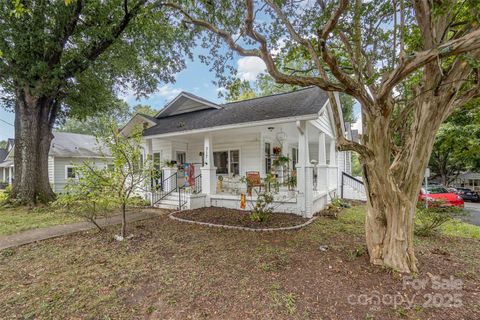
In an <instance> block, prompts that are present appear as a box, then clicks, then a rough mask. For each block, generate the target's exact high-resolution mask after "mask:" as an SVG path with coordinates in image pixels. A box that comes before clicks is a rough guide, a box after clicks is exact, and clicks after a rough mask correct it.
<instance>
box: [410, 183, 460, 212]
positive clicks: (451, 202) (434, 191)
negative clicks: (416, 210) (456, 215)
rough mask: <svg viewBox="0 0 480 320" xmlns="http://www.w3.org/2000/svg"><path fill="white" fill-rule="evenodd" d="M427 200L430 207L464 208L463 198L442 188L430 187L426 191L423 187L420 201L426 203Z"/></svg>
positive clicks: (419, 196) (419, 197)
mask: <svg viewBox="0 0 480 320" xmlns="http://www.w3.org/2000/svg"><path fill="white" fill-rule="evenodd" d="M426 200H428V205H429V206H436V205H440V206H446V207H459V208H463V206H464V201H463V198H462V197H460V196H459V195H456V194H455V193H453V192H449V191H448V190H447V189H446V188H444V187H442V186H428V188H427V190H425V187H422V189H420V194H419V195H418V201H419V202H420V201H422V202H425V201H426Z"/></svg>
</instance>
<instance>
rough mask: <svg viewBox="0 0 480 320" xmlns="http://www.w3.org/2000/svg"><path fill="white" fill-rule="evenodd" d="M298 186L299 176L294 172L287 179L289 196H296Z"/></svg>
mask: <svg viewBox="0 0 480 320" xmlns="http://www.w3.org/2000/svg"><path fill="white" fill-rule="evenodd" d="M296 186H297V176H296V175H295V174H292V175H291V176H290V177H288V179H287V188H288V196H289V197H291V198H293V197H294V196H295V187H296Z"/></svg>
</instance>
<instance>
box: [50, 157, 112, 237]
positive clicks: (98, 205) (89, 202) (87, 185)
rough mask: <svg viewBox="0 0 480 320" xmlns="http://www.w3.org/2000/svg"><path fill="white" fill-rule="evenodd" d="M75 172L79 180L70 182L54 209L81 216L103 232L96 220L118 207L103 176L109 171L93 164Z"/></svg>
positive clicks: (83, 166) (76, 169) (53, 205)
mask: <svg viewBox="0 0 480 320" xmlns="http://www.w3.org/2000/svg"><path fill="white" fill-rule="evenodd" d="M75 171H76V172H77V174H78V175H79V178H78V179H71V180H69V181H68V183H67V185H66V186H65V189H64V191H65V192H64V193H62V194H60V195H59V196H58V197H57V200H56V201H55V202H54V203H53V204H52V207H53V208H54V209H56V210H59V211H63V212H68V213H70V214H74V215H76V216H80V217H82V218H84V219H86V220H87V221H89V222H91V223H93V224H94V225H95V226H96V227H97V228H98V229H99V230H102V227H101V226H100V225H98V224H97V222H96V221H95V220H96V219H98V218H100V217H107V216H108V214H109V213H110V212H111V211H112V210H113V209H114V208H115V205H118V204H117V203H116V202H115V200H116V199H114V197H112V193H111V192H110V189H109V188H108V186H107V185H106V184H105V181H104V178H103V175H102V173H106V172H107V169H99V168H96V167H91V164H89V163H84V164H83V165H81V166H77V167H76V168H75Z"/></svg>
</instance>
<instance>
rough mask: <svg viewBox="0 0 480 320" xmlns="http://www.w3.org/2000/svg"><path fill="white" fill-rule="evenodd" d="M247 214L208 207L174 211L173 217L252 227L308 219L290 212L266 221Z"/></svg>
mask: <svg viewBox="0 0 480 320" xmlns="http://www.w3.org/2000/svg"><path fill="white" fill-rule="evenodd" d="M249 214H250V211H242V210H236V209H228V208H218V207H208V208H200V209H194V210H186V211H181V212H176V213H175V217H178V218H181V219H186V220H191V221H197V222H206V223H213V224H218V225H226V226H236V227H246V228H253V229H264V228H283V227H292V226H297V225H301V224H303V223H305V222H307V221H308V219H305V218H302V217H300V216H297V215H295V214H292V213H273V214H271V215H270V216H269V217H268V219H267V221H263V222H254V221H251V220H250V218H249Z"/></svg>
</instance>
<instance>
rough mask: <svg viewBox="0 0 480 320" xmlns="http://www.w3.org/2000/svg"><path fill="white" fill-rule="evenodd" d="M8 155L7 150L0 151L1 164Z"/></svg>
mask: <svg viewBox="0 0 480 320" xmlns="http://www.w3.org/2000/svg"><path fill="white" fill-rule="evenodd" d="M7 155H8V150H7V149H0V162H3V161H4V160H5V158H6V157H7Z"/></svg>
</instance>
